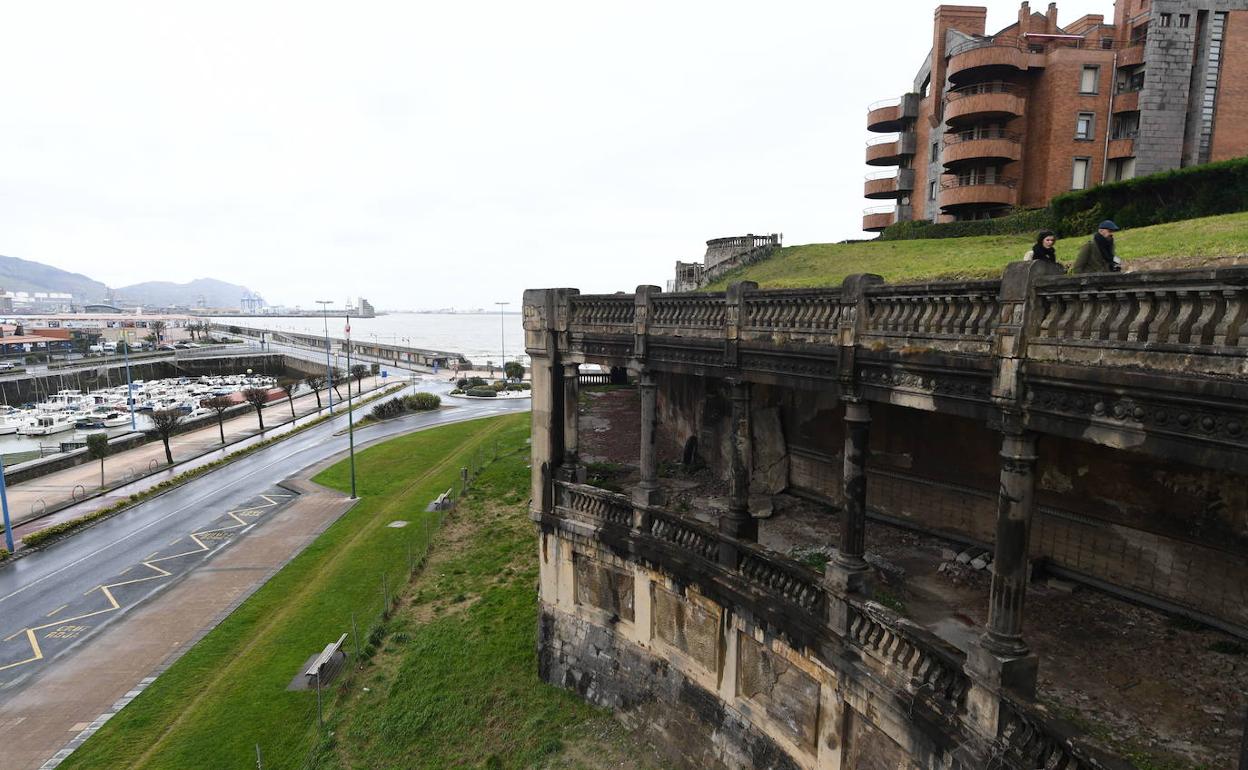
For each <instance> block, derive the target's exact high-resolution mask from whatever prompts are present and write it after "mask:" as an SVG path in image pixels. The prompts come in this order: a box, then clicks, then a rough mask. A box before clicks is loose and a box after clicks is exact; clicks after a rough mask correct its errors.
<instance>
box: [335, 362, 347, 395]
mask: <svg viewBox="0 0 1248 770" xmlns="http://www.w3.org/2000/svg"><path fill="white" fill-rule="evenodd" d="M346 378H347V375H346V373H345V372H343V371H342V370H341V369H335V370H334V376H333V380H332V383H333V388H334V395H335V396H337V397H338V400H339V401H341V400H342V393H340V392H338V386H339V385H341V384H342V381H343V380H345V379H346Z"/></svg>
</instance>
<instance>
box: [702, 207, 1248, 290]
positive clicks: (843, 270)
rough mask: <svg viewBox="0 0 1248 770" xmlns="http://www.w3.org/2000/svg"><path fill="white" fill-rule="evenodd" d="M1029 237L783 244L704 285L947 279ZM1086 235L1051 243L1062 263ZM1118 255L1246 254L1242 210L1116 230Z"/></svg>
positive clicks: (1002, 259)
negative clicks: (867, 277)
mask: <svg viewBox="0 0 1248 770" xmlns="http://www.w3.org/2000/svg"><path fill="white" fill-rule="evenodd" d="M1032 240H1033V238H1032V237H1031V236H1027V235H992V236H979V237H974V238H943V239H929V240H917V241H868V242H864V243H844V244H840V243H813V244H810V245H807V246H789V247H787V248H783V249H781V250H780V251H779V252H777V253H776V255H775V256H773V257H772V258H771V259H768V260H765V261H763V262H759V263H758V264H756V265H751V266H749V267H747V268H744V269H742V270H738V271H734V272H732V273H729V274H728V275H725V276H724V277H723V278H721V279H720V280H718V281H716V282H715V283H713V284H711V285H710V286H708V287H707V290H709V291H722V290H723V289H724V288H726V287H727V286H728V284H730V283H733V282H734V281H747V280H748V281H757V282H758V284H759V286H760V287H762V288H772V289H780V288H805V287H811V286H835V285H839V284H840V283H841V281H842V280H844V278H845V276H847V275H853V274H854V273H876V274H878V275H882V276H884V279H885V280H886V281H888V282H890V283H899V282H907V281H925V280H934V279H950V278H991V277H995V276H998V275H1000V274H1001V270H1002V269H1003V268H1004V267H1005V265H1006V264H1008V263H1009V262H1014V261H1017V260H1020V259H1022V258H1023V254H1025V253H1026V252H1027V249H1029V248H1030V247H1031V243H1032ZM1085 240H1086V238H1065V239H1063V240H1060V241H1058V243H1057V258H1058V260H1059V261H1061V262H1064V263H1065V264H1066V265H1067V266H1069V265H1072V264H1074V261H1075V255H1076V254H1077V253H1078V251H1079V247H1080V246H1081V245H1082V244H1083V242H1084V241H1085ZM1117 242H1118V253H1119V256H1121V257H1122V258H1123V259H1124V260H1126V261H1128V262H1129V261H1131V260H1136V259H1150V258H1159V257H1214V256H1243V255H1248V212H1239V213H1236V214H1224V215H1222V216H1216V217H1203V218H1201V219H1188V220H1184V221H1182V222H1170V223H1167V224H1164V225H1153V226H1152V227H1142V228H1139V229H1136V230H1124V231H1122V232H1120V233H1118V236H1117Z"/></svg>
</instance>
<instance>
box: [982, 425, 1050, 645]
mask: <svg viewBox="0 0 1248 770" xmlns="http://www.w3.org/2000/svg"><path fill="white" fill-rule="evenodd" d="M1035 490H1036V437H1035V434H1034V433H1017V434H1009V433H1007V434H1005V438H1004V440H1003V442H1002V446H1001V488H1000V491H999V492H998V496H997V543H996V548H995V552H994V554H993V559H992V588H991V592H990V594H989V599H988V602H989V605H988V629H987V630H986V631H985V632H984V634H983V636H982V637H981V642H982V644H983V646H984V647H985V648H986V649H987V650H988V651H989V652H992V653H994V654H995V655H999V656H1001V657H1006V658H1022V657H1026V656H1027V655H1028V654H1029V653H1030V650H1028V648H1027V644H1026V642H1024V641H1023V600H1024V598H1025V597H1026V594H1027V543H1028V539H1029V534H1030V531H1031V514H1032V510H1033V509H1034V508H1035Z"/></svg>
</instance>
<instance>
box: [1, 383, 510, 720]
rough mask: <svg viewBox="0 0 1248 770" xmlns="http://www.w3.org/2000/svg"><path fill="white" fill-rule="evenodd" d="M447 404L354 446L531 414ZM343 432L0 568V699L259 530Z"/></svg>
mask: <svg viewBox="0 0 1248 770" xmlns="http://www.w3.org/2000/svg"><path fill="white" fill-rule="evenodd" d="M435 387H436V386H435ZM436 389H438V390H441V389H442V388H441V387H437V388H436ZM444 401H450V402H453V403H454V404H455V406H453V407H447V408H443V409H441V410H438V411H436V412H431V413H423V414H414V415H409V416H406V417H403V418H400V419H398V420H393V421H388V422H384V423H380V424H375V425H370V426H368V427H365V428H362V429H360V430H357V431H356V432H355V441H356V446H357V448H358V447H359V446H360V444H362V443H366V442H370V441H375V440H377V439H380V438H386V437H390V436H395V435H399V434H403V433H408V432H411V431H413V430H418V429H421V428H426V427H432V426H434V425H442V424H446V423H450V422H457V421H461V420H465V419H474V418H478V417H488V416H493V415H499V414H507V413H512V412H517V411H527V410H528V408H529V401H528V400H527V399H525V400H522V401H496V402H492V401H484V400H483V401H471V402H469V401H463V400H458V399H444ZM360 414H361V412H357V415H360ZM346 427H347V418H346V416H345V415H342V416H339V417H337V418H335V419H333V420H330V421H328V422H326V423H323V424H321V425H318V426H317V427H315V428H312V429H310V430H307V431H305V432H303V433H301V434H299V435H297V436H294V437H293V438H288V439H286V440H284V441H281V442H278V443H277V444H275V445H273V446H271V447H268V448H266V449H263V450H260V451H259V452H257V453H255V454H253V455H251V456H250V457H247V458H245V459H243V460H242V461H239V462H234V463H231V464H230V465H227V466H225V467H223V468H220V469H218V470H216V471H214V472H212V473H208V474H206V475H204V476H201V477H200V478H197V479H194V480H192V481H191V482H189V483H187V484H185V485H184V486H181V487H179V488H177V489H175V490H173V491H171V492H168V493H166V494H164V495H161V496H159V497H156V498H153V499H151V500H148V501H146V502H144V503H142V504H140V505H138V506H136V507H134V508H132V509H130V510H129V511H126V512H125V513H122V514H120V515H118V516H115V517H113V518H111V519H108V520H106V521H104V522H102V523H100V524H98V525H96V526H94V527H91V528H90V529H87V530H84V531H83V532H81V533H79V534H78V535H75V536H73V537H70V538H67V539H65V540H62V541H60V542H58V543H55V544H53V545H52V546H50V547H48V548H47V549H45V550H43V551H40V552H38V553H33V554H31V555H29V556H26V557H25V558H22V559H19V560H16V561H15V562H13V563H11V564H9V565H6V566H4V567H0V701H3V700H6V699H7V697H9V696H11V695H12V694H13V693H15V692H16V691H18V690H19V689H20V688H21V687H22V686H23V685H24V684H26V683H28V682H29V680H30V679H31V677H32V676H33V675H35V674H37V673H39V672H40V671H41V670H43V669H44V668H45V667H47V666H51V665H55V658H56V656H57V655H59V654H61V653H63V652H65V651H67V650H69V649H71V648H73V647H74V646H76V645H78V644H82V643H89V642H90V639H91V637H92V636H93V635H95V634H96V633H98V631H99V630H100V629H101V628H103V627H105V626H106V625H107V624H108V623H110V622H112V621H113V620H115V619H116V618H117V617H120V616H121V615H122V614H124V613H125V612H126V611H127V610H128V609H129V608H130V607H133V606H134V605H135V604H136V603H138V602H141V601H142V600H143V599H145V598H147V597H149V596H151V595H152V594H154V593H156V592H158V591H160V590H162V589H163V588H164V587H166V586H167V585H169V584H170V582H171V581H172V580H173V579H176V577H178V576H179V575H181V574H185V572H186V571H187V570H190V569H194V567H195V566H196V565H197V564H198V563H200V562H202V561H203V560H205V559H207V558H208V557H209V556H210V555H211V552H213V551H214V550H215V549H217V548H221V547H224V546H225V545H227V544H228V543H229V542H230V541H231V540H233V539H235V538H237V537H242V536H245V535H246V532H247V530H248V529H249V528H250V527H251V526H257V525H262V523H263V520H264V518H265V516H267V515H268V514H269V513H271V512H272V510H276V508H277V506H280V505H284V504H287V503H288V502H289V500H288V498H285V497H282V495H284V494H288V493H287V492H286V491H285V490H283V489H280V488H278V487H276V486H275V485H276V483H277V482H279V481H281V480H282V479H285V478H288V477H290V476H293V475H295V474H296V473H298V472H299V471H301V470H303V469H304V468H307V467H308V466H311V465H314V464H316V463H320V462H323V461H324V460H326V459H328V458H330V457H332V456H333V455H335V454H337V453H339V452H343V451H345V450H346V449H347V436H346V435H340V436H335V435H334V433H335V432H337V431H340V430H345V429H346ZM265 501H268V502H267V503H266V502H265ZM270 504H271V505H270ZM270 509H272V510H270ZM162 572H167V573H170V574H169V575H162V574H161V573H162ZM142 578H148V579H142Z"/></svg>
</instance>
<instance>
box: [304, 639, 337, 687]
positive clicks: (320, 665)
mask: <svg viewBox="0 0 1248 770" xmlns="http://www.w3.org/2000/svg"><path fill="white" fill-rule="evenodd" d="M345 641H347V635H346V634H343V635H342V636H340V637H338V641H336V642H333V643H331V644H327V645H325V649H323V650H321V654H320V655H317V656H316V660H314V661H312V665H310V666H308V670H307V671H304V672H303V675H304V676H306V677H308V678H309V679H311V678H312V677H318V678H319V677H320V676H321V671H322V670H323V669H324V668H325V665H326V664H327V663H329V662H330V661H331V660H333V659H334V656H335V655H337V654H338V651H339V650H341V649H342V643H343V642H345Z"/></svg>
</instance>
